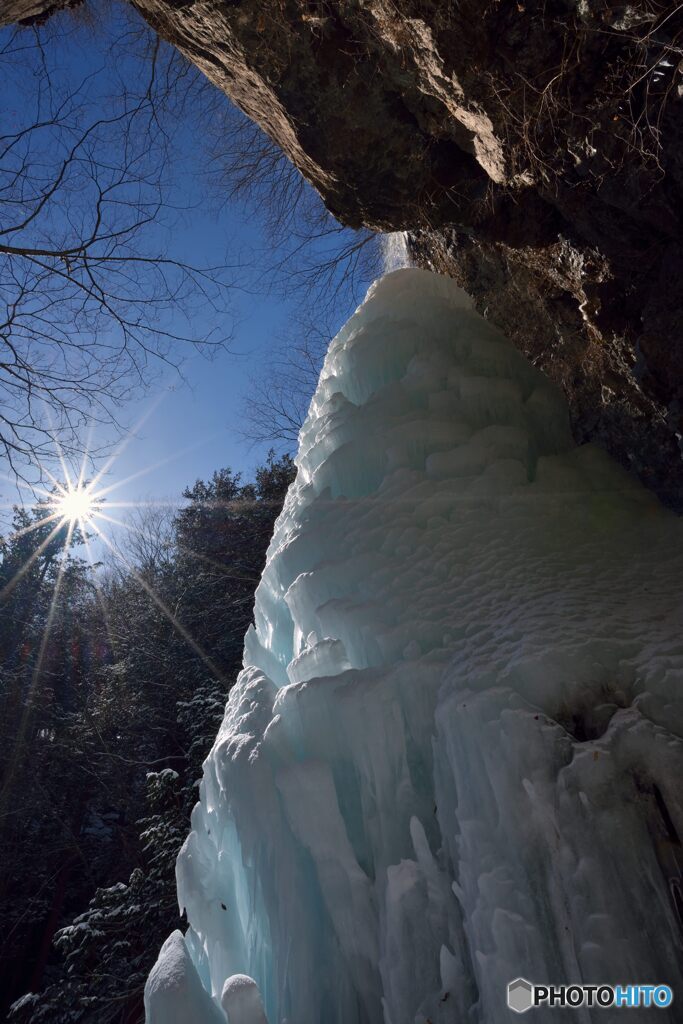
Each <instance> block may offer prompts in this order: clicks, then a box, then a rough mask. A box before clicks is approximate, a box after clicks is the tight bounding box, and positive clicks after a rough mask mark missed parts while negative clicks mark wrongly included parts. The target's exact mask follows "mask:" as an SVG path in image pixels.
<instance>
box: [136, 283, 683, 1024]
mask: <svg viewBox="0 0 683 1024" xmlns="http://www.w3.org/2000/svg"><path fill="white" fill-rule="evenodd" d="M297 464H298V475H297V478H296V481H295V483H294V484H293V486H292V487H291V489H290V492H289V495H288V497H287V501H286V504H285V508H284V511H283V512H282V515H281V516H280V519H279V520H278V523H277V526H276V529H275V534H274V537H273V540H272V544H271V546H270V551H269V555H268V563H267V566H266V569H265V571H264V574H263V578H262V581H261V584H260V586H259V588H258V591H257V595H256V608H255V623H256V626H255V628H252V629H250V631H249V633H248V635H247V637H246V643H245V658H244V666H245V667H244V671H243V672H242V674H241V675H240V677H239V681H238V683H237V685H236V686H235V687H234V689H233V691H232V693H231V696H230V700H229V702H228V705H227V709H226V714H225V720H224V722H223V725H222V727H221V730H220V733H219V735H218V738H217V740H216V743H215V745H214V747H213V750H212V751H211V754H210V755H209V757H208V759H207V761H206V764H205V771H204V780H203V783H202V787H201V799H200V802H199V803H198V804H197V806H196V808H195V810H194V814H193V819H192V832H191V835H190V836H189V838H188V839H187V842H186V843H185V846H184V847H183V850H182V853H181V855H180V858H179V861H178V891H179V898H180V904H181V906H182V907H184V908H185V909H186V910H187V916H188V919H189V922H190V929H189V931H188V933H187V935H186V936H185V940H184V942H185V948H186V950H187V952H188V954H189V956H188V957H186V958H185V959H183V958H182V957H181V956H180V954H179V951H178V949H177V948H176V947H177V945H178V942H177V940H174V941H175V943H176V944H175V945H173V944H172V946H171V953H172V954H173V956H172V958H171V961H170V965H171V967H172V968H173V969H174V970H176V971H178V970H180V969H181V968H183V969H186V970H187V984H188V986H190V987H192V986H195V978H199V979H201V982H202V985H203V990H204V991H203V992H202V997H201V998H204V995H208V994H209V993H210V994H211V997H212V1007H215V1008H216V1010H217V1012H219V1013H221V1012H222V1011H221V1010H220V1009H219V1007H220V1003H221V996H222V993H223V991H224V987H225V983H226V980H228V979H231V978H232V977H233V976H234V975H236V974H246V975H247V976H249V978H253V979H255V981H256V982H257V984H258V986H259V989H260V992H261V995H262V998H263V1005H264V1007H265V1012H266V1014H267V1018H268V1021H269V1022H270V1024H281V1022H283V1021H285V1020H286V1021H288V1022H290V1024H380V1022H384V1024H415V1022H422V1024H424V1022H427V1021H429V1022H431V1024H445V1022H466V1021H467V1022H479V1024H482V1022H485V1024H497V1022H503V1021H504V1022H508V1021H509V1019H510V1011H509V1010H508V1009H507V1006H506V1001H505V993H506V986H507V984H508V982H509V981H511V980H512V979H514V978H517V977H518V976H520V975H521V976H523V977H526V978H528V979H530V980H532V981H534V982H537V983H542V982H552V983H559V982H577V981H584V982H586V983H595V982H611V983H617V982H634V981H641V982H668V983H669V984H671V985H673V986H674V990H676V989H677V990H678V993H679V994H680V998H683V977H682V971H681V956H680V952H681V917H680V914H681V909H682V906H683V901H682V900H681V889H680V882H679V881H678V880H677V877H676V876H677V871H679V870H680V866H681V859H680V857H681V846H680V841H679V836H681V835H683V793H682V791H681V785H680V780H681V778H682V777H683V775H682V770H683V745H682V743H681V736H682V735H683V711H682V707H681V702H680V700H677V699H676V688H677V685H680V682H681V678H682V676H683V673H682V668H683V630H682V625H683V623H682V621H681V619H682V615H681V600H680V597H681V580H683V558H682V557H681V541H682V539H683V529H682V524H681V523H680V521H678V520H676V519H675V517H674V516H673V515H670V514H669V513H667V512H666V511H664V510H663V509H662V508H661V507H659V506H658V505H657V504H656V503H655V501H654V500H653V499H652V498H651V497H650V496H649V495H648V494H647V493H646V492H645V491H644V490H642V489H641V487H640V486H639V485H638V484H637V483H636V482H634V480H633V479H632V478H631V477H629V476H628V475H627V474H626V473H625V472H624V471H622V470H621V469H620V468H619V467H617V466H616V465H615V464H614V463H612V462H611V461H610V460H609V458H608V457H607V456H606V455H604V454H603V453H602V452H600V451H599V450H597V449H595V448H593V447H589V446H586V447H579V448H577V447H576V446H575V445H574V444H573V442H572V440H571V437H570V434H569V430H568V424H567V414H566V410H565V406H564V403H563V401H562V399H561V397H560V396H558V394H557V393H556V392H555V391H554V390H553V388H552V386H551V385H550V384H549V383H548V382H547V381H546V380H545V379H544V378H543V377H542V376H541V375H540V374H539V373H538V372H537V371H536V370H535V369H534V368H533V367H532V366H531V365H530V364H529V363H528V362H527V361H526V360H525V359H524V358H523V357H522V356H521V355H520V354H519V353H518V352H517V351H516V350H515V349H514V348H513V347H512V345H510V344H508V342H507V341H506V340H505V338H503V337H502V336H501V335H500V334H499V333H498V332H497V331H496V330H494V329H493V328H492V327H491V326H490V325H489V324H487V323H486V322H485V321H484V320H483V319H481V318H480V317H479V316H478V315H476V314H475V313H474V312H473V311H472V309H471V308H470V304H469V302H468V300H467V298H466V296H465V295H464V294H463V293H462V292H461V291H460V290H459V289H458V288H457V287H456V286H455V284H454V283H453V282H451V281H449V280H446V279H444V278H439V277H436V276H433V275H430V274H428V273H426V272H423V271H417V270H400V271H398V272H396V273H394V274H390V275H388V276H386V277H384V278H383V279H382V280H380V281H379V282H378V283H377V284H375V285H374V286H373V287H372V288H371V290H370V292H369V295H368V298H367V300H366V301H365V303H364V304H363V305H362V306H361V307H360V309H359V310H358V311H357V312H356V313H355V315H354V316H353V317H352V318H351V320H350V321H349V322H348V323H347V325H346V326H345V327H344V329H343V330H342V331H341V332H340V333H339V334H338V335H337V337H336V338H335V339H334V340H333V341H332V343H331V345H330V350H329V353H328V355H327V359H326V361H325V365H324V369H323V371H322V375H321V378H320V383H319V386H318V389H317V392H316V394H315V397H314V399H313V402H312V404H311V408H310V413H309V416H308V419H307V421H306V424H305V426H304V427H303V430H302V432H301V439H300V449H299V455H298V460H297ZM164 948H165V949H166V947H164ZM164 956H165V954H163V953H162V956H161V958H160V961H159V963H158V964H157V967H156V968H155V970H156V971H157V972H158V976H157V980H156V984H157V988H161V989H162V990H163V986H161V985H160V982H159V978H160V977H161V978H163V977H164V968H165V960H164ZM152 988H153V987H151V986H150V987H148V993H147V1001H148V1012H149V1021H150V1022H153V1024H190V1022H194V1021H195V1020H200V1019H201V1020H206V1021H209V1020H212V1019H213V1017H212V1016H211V1015H210V1014H208V1013H205V1015H204V1016H202V1010H201V1007H199V1006H198V1008H197V1011H196V1013H195V1016H192V1015H190V1014H187V1015H185V1016H182V1015H181V1016H180V1017H179V1016H177V1015H176V1016H173V1015H169V1016H164V1015H163V1013H158V1012H157V1011H156V1002H155V1000H156V997H155V994H154V991H153V990H152ZM192 991H193V992H195V988H192ZM186 1001H187V1000H186ZM254 1012H256V1011H254ZM574 1012H575V1014H576V1019H577V1020H581V1021H582V1022H588V1021H593V1020H596V1021H606V1020H607V1019H610V1020H611V1019H612V1018H611V1016H610V1015H609V1011H608V1012H607V1016H606V1015H605V1014H606V1011H604V1010H596V1011H588V1010H585V1011H574ZM211 1013H213V1009H212V1010H211ZM675 1013H676V1003H674V1006H673V1007H672V1009H670V1010H653V1011H648V1010H644V1011H643V1010H641V1011H640V1016H639V1020H641V1019H642V1020H644V1021H647V1020H649V1019H650V1018H653V1019H656V1020H657V1021H659V1022H661V1024H664V1022H665V1021H667V1022H671V1021H673V1020H674V1019H675ZM251 1019H252V1018H251V1016H249V1015H248V1014H246V1015H245V1016H244V1018H242V1017H241V1016H239V1013H238V1014H237V1015H236V1016H235V1020H233V1014H230V1024H244V1022H249V1024H251ZM256 1019H257V1018H256ZM572 1019H574V1018H572ZM679 1019H680V1018H679Z"/></svg>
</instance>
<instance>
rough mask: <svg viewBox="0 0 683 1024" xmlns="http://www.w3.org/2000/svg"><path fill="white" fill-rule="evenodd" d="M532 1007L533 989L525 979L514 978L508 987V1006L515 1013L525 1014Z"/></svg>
mask: <svg viewBox="0 0 683 1024" xmlns="http://www.w3.org/2000/svg"><path fill="white" fill-rule="evenodd" d="M533 1005H534V987H533V985H532V984H531V982H530V981H527V980H526V978H515V980H514V981H511V982H510V984H509V985H508V1006H509V1007H510V1009H511V1010H514V1011H515V1013H526V1011H527V1010H530V1009H531V1007H532V1006H533Z"/></svg>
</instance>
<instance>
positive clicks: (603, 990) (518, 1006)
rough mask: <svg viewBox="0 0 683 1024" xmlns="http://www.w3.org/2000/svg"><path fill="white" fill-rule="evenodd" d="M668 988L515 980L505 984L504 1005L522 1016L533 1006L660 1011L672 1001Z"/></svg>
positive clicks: (671, 994) (660, 986) (671, 993)
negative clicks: (537, 982)
mask: <svg viewBox="0 0 683 1024" xmlns="http://www.w3.org/2000/svg"><path fill="white" fill-rule="evenodd" d="M673 997H674V995H673V992H672V991H671V988H670V987H669V985H661V984H658V985H534V984H533V983H532V982H531V981H527V980H526V978H515V980H514V981H511V982H510V984H509V985H508V1006H509V1007H510V1009H511V1010H514V1012H515V1013H526V1011H527V1010H531V1009H532V1008H533V1007H535V1006H549V1007H555V1006H560V1007H567V1006H571V1007H578V1006H597V1007H604V1008H607V1007H616V1008H618V1009H621V1007H624V1008H625V1009H627V1008H628V1009H633V1008H635V1007H646V1006H654V1007H657V1009H663V1008H664V1007H665V1006H670V1005H671V1003H672V1002H673Z"/></svg>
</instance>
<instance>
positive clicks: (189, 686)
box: [5, 454, 293, 1024]
mask: <svg viewBox="0 0 683 1024" xmlns="http://www.w3.org/2000/svg"><path fill="white" fill-rule="evenodd" d="M292 476H293V464H292V461H291V459H290V458H289V457H287V456H284V457H282V458H275V456H274V455H272V454H271V455H270V456H269V458H268V461H267V463H266V465H265V466H263V467H261V468H260V469H259V470H258V471H257V473H256V475H255V479H254V481H253V482H246V483H243V482H242V480H241V478H240V476H239V475H238V474H233V473H232V472H231V471H230V470H228V469H225V470H221V471H219V472H217V473H215V474H214V475H213V477H212V478H211V480H209V481H208V482H205V481H197V482H196V483H195V484H194V486H193V487H191V488H188V490H187V491H186V492H185V498H186V500H187V504H186V505H185V506H184V507H182V508H181V509H180V510H179V511H178V513H177V514H176V516H175V519H174V522H173V526H172V533H171V538H170V542H169V545H168V547H167V548H163V550H162V549H161V548H159V546H158V545H157V549H158V550H157V549H155V548H154V546H153V545H152V546H150V545H143V547H144V551H145V554H144V556H143V557H141V558H140V559H138V564H137V565H135V566H134V565H130V564H128V566H127V567H124V568H123V569H121V570H120V571H118V572H117V573H116V574H115V575H113V576H111V577H110V578H109V579H106V580H104V581H102V582H101V583H99V581H98V585H99V590H100V597H99V598H97V597H96V590H95V586H94V583H95V580H94V579H91V578H90V577H91V575H92V574H91V573H89V571H87V570H86V569H85V567H84V566H83V565H82V563H78V562H76V561H73V560H72V565H71V567H70V569H69V571H70V573H71V574H72V575H73V577H74V579H73V583H70V588H71V589H70V590H69V593H71V594H72V596H71V598H70V601H69V603H68V607H67V606H65V608H64V611H63V613H61V614H60V618H59V630H60V632H59V633H58V634H56V635H58V636H59V644H58V645H57V647H58V649H56V650H55V651H54V657H52V655H51V658H50V660H49V665H50V670H49V678H50V680H51V692H53V693H54V694H58V695H59V699H58V700H57V701H56V703H55V707H54V709H53V712H54V713H53V716H52V718H51V719H50V725H49V729H50V730H51V732H50V735H51V736H52V739H51V741H50V742H51V744H52V745H53V746H51V747H50V748H49V751H48V753H47V754H46V757H45V759H44V762H41V764H40V765H38V764H37V763H36V762H35V761H34V759H33V755H32V754H31V756H30V757H29V758H27V771H28V772H29V774H30V773H33V775H32V779H34V780H35V779H38V778H40V779H41V780H42V776H43V774H47V773H48V772H51V773H52V779H53V782H54V786H55V788H56V789H58V790H59V791H60V792H61V793H62V802H63V806H62V807H61V813H62V814H63V815H65V816H66V818H67V819H68V821H69V822H70V829H71V833H72V836H73V843H72V846H71V847H69V848H68V849H69V851H70V853H71V855H72V856H73V857H74V858H75V857H76V856H77V854H76V850H78V851H79V853H78V856H79V857H80V860H79V861H78V862H77V861H76V860H74V861H73V863H74V865H75V864H76V863H79V864H81V865H82V869H79V870H82V874H80V876H79V880H78V881H76V870H75V869H74V872H73V873H72V874H69V873H68V871H67V873H66V875H65V877H64V879H62V880H61V881H60V886H61V888H62V889H63V890H64V898H63V900H62V902H61V903H59V907H58V912H57V913H55V912H54V907H55V906H57V904H55V903H54V899H55V897H54V889H55V885H54V880H53V881H49V879H46V887H45V891H46V892H47V893H48V896H47V897H46V902H43V903H41V904H40V905H39V906H37V907H36V909H35V914H34V917H35V920H36V922H37V924H36V927H37V928H39V929H42V940H41V941H42V943H43V946H44V945H45V943H47V953H49V952H50V940H51V939H52V937H53V935H54V933H55V929H56V928H57V927H58V926H61V927H59V930H58V931H57V932H56V936H55V947H56V953H55V951H53V952H52V957H51V959H49V961H48V956H47V955H46V954H44V955H43V958H42V961H41V962H39V963H35V964H34V965H33V971H32V972H31V974H30V976H29V977H28V979H27V982H25V984H24V991H25V990H26V988H28V987H29V986H30V987H31V989H32V992H30V993H29V994H27V995H25V996H23V997H22V998H20V999H19V1000H17V1001H16V1002H15V1004H14V1007H13V1010H12V1013H11V1015H10V1018H11V1020H12V1021H16V1022H21V1024H29V1022H31V1024H33V1022H35V1024H39V1022H44V1024H47V1022H49V1024H76V1022H78V1024H85V1022H92V1024H95V1022H97V1024H108V1022H112V1024H138V1022H140V1021H141V1020H142V1019H143V1007H142V990H143V987H144V982H145V978H146V976H147V974H148V972H149V970H150V968H151V966H152V964H153V962H154V959H155V957H156V953H157V951H158V949H159V947H160V945H161V943H162V942H163V940H164V938H165V937H166V936H167V935H168V934H169V932H170V931H171V930H173V928H175V927H178V926H181V922H180V921H179V919H178V908H177V901H176V893H175V871H174V866H175V858H176V856H177V853H178V850H179V848H180V845H181V844H182V841H183V840H184V838H185V835H186V834H187V831H188V828H189V815H190V810H191V808H192V805H193V803H194V802H195V801H196V799H197V785H198V781H199V778H200V776H201V763H202V761H203V759H204V757H205V756H206V754H207V753H208V751H209V749H210V746H211V743H212V742H213V739H214V737H215V734H216V731H217V729H218V725H219V723H220V720H221V718H222V715H223V710H224V706H225V701H226V698H227V694H228V691H229V687H230V685H231V683H232V682H233V681H234V679H235V677H236V675H237V673H238V671H239V669H240V667H241V660H242V645H243V639H244V634H245V632H246V629H247V627H248V625H249V623H250V622H251V618H252V608H253V596H254V590H255V587H256V585H257V583H258V580H259V578H260V574H261V571H262V568H263V564H264V562H265V554H266V549H267V546H268V543H269V541H270V536H271V534H272V529H273V523H274V520H275V518H276V516H277V514H278V513H279V510H280V508H281V506H282V502H283V500H284V495H285V493H286V489H287V486H288V485H289V482H290V481H291V479H292ZM141 550H142V549H141ZM153 550H156V554H154V556H152V555H150V552H151V551H153ZM65 578H66V575H65ZM77 580H80V581H81V583H80V590H79V587H78V586H77V585H76V581H77ZM64 585H65V584H64V583H63V586H64ZM46 588H47V589H46V593H47V594H48V595H49V592H50V591H49V585H48V584H47V583H46ZM65 592H66V591H65ZM77 594H80V597H78V598H77V596H76V595H77ZM44 615H45V609H44V607H43V610H42V611H41V613H40V615H37V617H36V623H37V625H38V627H39V626H40V624H41V623H42V622H44ZM79 616H80V618H79ZM57 710H58V713H57ZM57 736H58V737H59V743H58V745H59V749H60V751H61V753H60V754H59V756H55V755H53V753H52V751H53V749H56V748H54V744H55V743H56V742H57ZM67 750H69V751H70V757H69V759H68V760H67V759H66V757H64V759H63V754H65V753H66V751H67ZM25 784H26V785H29V779H28V777H27V778H26V783H25ZM34 816H35V817H36V822H37V823H38V827H39V828H40V827H42V822H43V812H42V810H41V809H40V808H36V809H35V811H34ZM19 855H20V846H17V848H16V849H15V850H14V860H15V861H16V863H17V865H18V864H19ZM40 856H41V854H40V849H39V844H38V845H36V857H37V859H38V860H40ZM65 856H66V852H65ZM68 863H71V862H68ZM65 870H66V869H65ZM5 874H7V872H5ZM14 881H15V884H16V879H15V880H14ZM50 900H52V904H51V908H52V910H50V909H48V903H50ZM67 910H68V911H69V913H67ZM29 947H32V948H35V943H32V942H28V941H27V942H26V944H25V945H23V950H24V956H25V955H26V949H27V948H29ZM8 955H9V953H8ZM25 975H26V972H25ZM41 984H42V986H44V987H42V990H41ZM15 991H16V990H15Z"/></svg>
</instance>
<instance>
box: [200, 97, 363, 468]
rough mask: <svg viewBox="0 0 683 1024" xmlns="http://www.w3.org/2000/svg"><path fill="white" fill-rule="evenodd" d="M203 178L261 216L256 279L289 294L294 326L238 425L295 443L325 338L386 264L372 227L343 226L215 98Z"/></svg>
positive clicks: (253, 130) (266, 438)
mask: <svg viewBox="0 0 683 1024" xmlns="http://www.w3.org/2000/svg"><path fill="white" fill-rule="evenodd" d="M207 128H208V137H209V145H210V148H211V158H210V163H209V177H210V179H211V182H212V184H213V186H214V190H215V192H216V194H217V195H219V196H220V197H221V199H222V201H224V202H228V201H230V202H235V201H242V202H243V203H244V204H245V205H246V206H247V207H248V208H249V209H251V210H252V211H253V213H254V215H255V216H257V217H258V218H259V220H260V222H261V223H262V224H263V226H264V227H265V230H266V236H267V239H268V246H267V249H266V250H265V251H264V252H262V253H261V254H260V257H259V259H258V261H257V262H258V264H259V265H260V267H261V272H260V276H259V285H260V287H261V288H263V289H272V290H273V291H275V292H277V293H279V294H280V295H284V296H286V298H287V299H288V301H289V303H290V307H291V309H292V312H291V318H290V325H289V327H288V328H287V330H286V331H285V332H283V334H282V335H281V337H280V339H279V343H278V344H277V345H276V346H275V348H274V351H273V352H272V354H271V355H270V356H269V360H268V365H267V366H266V367H263V366H261V367H259V370H258V373H256V374H254V376H253V377H252V379H251V381H250V387H249V390H248V392H247V394H246V397H245V400H244V403H243V408H242V415H241V418H240V424H239V430H240V432H241V434H242V436H243V437H244V438H245V439H247V440H248V441H251V442H254V443H259V442H274V443H275V444H276V445H277V446H278V447H280V448H281V449H284V450H291V449H292V448H294V447H295V446H296V440H297V436H298V432H299V429H300V427H301V424H302V422H303V419H304V417H305V415H306V411H307V409H308V405H309V402H310V398H311V395H312V393H313V391H314V389H315V386H316V383H317V380H318V375H319V372H320V367H321V365H322V361H323V359H324V356H325V352H326V350H327V346H328V344H329V341H330V339H331V338H332V336H333V335H334V333H335V331H336V330H337V329H338V328H339V326H340V324H341V323H342V321H343V320H344V319H346V318H347V317H348V315H349V314H350V312H351V311H352V310H353V309H354V308H355V306H356V305H357V304H358V302H359V301H360V300H361V298H362V296H363V294H364V292H365V290H366V288H367V287H368V285H369V283H370V282H371V281H372V280H373V279H374V278H375V277H377V276H379V275H380V274H381V273H382V270H383V255H382V249H381V244H380V242H379V239H378V236H377V235H376V234H375V233H374V232H372V231H369V230H367V229H361V230H358V231H353V230H350V229H349V228H345V227H342V225H341V224H339V223H338V222H337V221H336V220H334V218H333V217H332V216H331V214H330V213H328V211H327V210H326V209H325V207H324V205H323V203H322V200H321V199H320V197H319V196H318V194H317V193H316V192H315V190H314V189H313V188H312V187H311V185H309V184H308V182H306V181H305V179H304V178H303V177H302V175H301V174H300V173H299V171H298V170H297V169H296V167H294V166H293V164H291V163H290V162H289V161H288V160H287V159H286V157H284V155H283V154H282V151H281V150H280V149H279V147H278V146H276V145H275V144H274V143H273V142H271V140H270V139H269V138H268V136H267V135H265V134H264V132H262V131H261V129H260V128H259V127H258V126H257V125H256V124H254V123H253V122H251V121H249V120H248V119H247V118H245V117H244V116H243V115H241V114H240V112H239V111H237V110H235V109H234V108H226V107H219V108H218V109H217V110H216V111H215V113H214V115H213V116H212V117H211V119H210V123H209V124H208V126H207Z"/></svg>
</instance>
